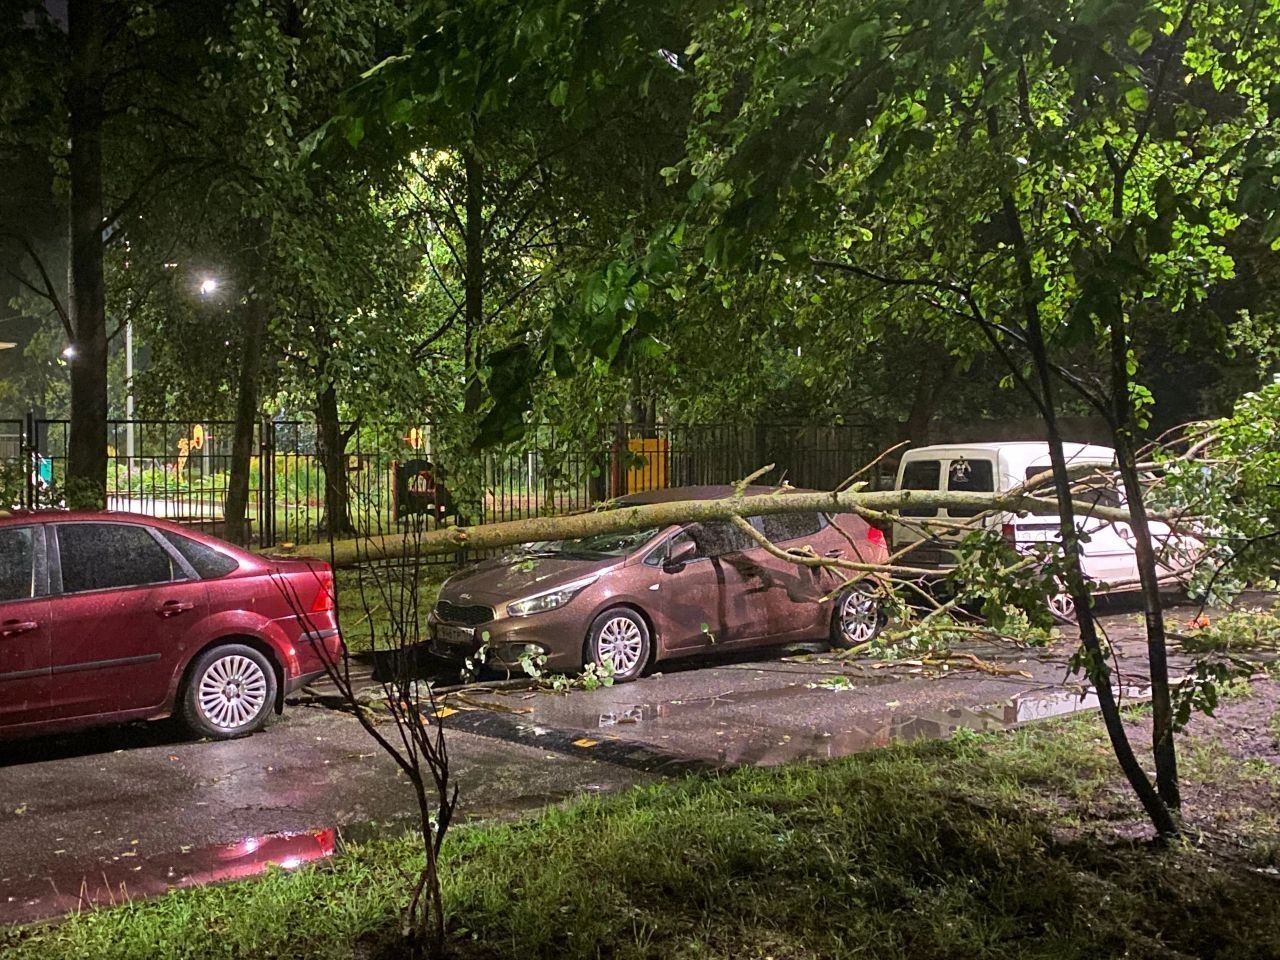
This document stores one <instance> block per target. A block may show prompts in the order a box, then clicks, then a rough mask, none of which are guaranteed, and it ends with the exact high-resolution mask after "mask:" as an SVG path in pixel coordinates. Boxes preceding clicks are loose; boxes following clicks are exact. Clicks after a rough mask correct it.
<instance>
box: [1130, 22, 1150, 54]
mask: <svg viewBox="0 0 1280 960" xmlns="http://www.w3.org/2000/svg"><path fill="white" fill-rule="evenodd" d="M1128 44H1129V46H1130V47H1131V48H1132V49H1134V50H1136V51H1137V52H1138V53H1145V52H1146V49H1147V47H1149V46H1151V31H1150V30H1148V29H1147V28H1146V27H1137V28H1135V29H1134V31H1133V32H1132V33H1131V34H1129V40H1128Z"/></svg>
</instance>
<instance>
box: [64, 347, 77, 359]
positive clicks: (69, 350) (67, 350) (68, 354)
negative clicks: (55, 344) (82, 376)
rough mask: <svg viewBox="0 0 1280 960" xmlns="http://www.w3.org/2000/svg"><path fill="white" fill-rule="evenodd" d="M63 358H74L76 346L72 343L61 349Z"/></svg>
mask: <svg viewBox="0 0 1280 960" xmlns="http://www.w3.org/2000/svg"><path fill="white" fill-rule="evenodd" d="M62 357H63V359H64V360H74V359H75V358H76V348H75V345H74V344H67V346H66V347H64V348H63V350H62Z"/></svg>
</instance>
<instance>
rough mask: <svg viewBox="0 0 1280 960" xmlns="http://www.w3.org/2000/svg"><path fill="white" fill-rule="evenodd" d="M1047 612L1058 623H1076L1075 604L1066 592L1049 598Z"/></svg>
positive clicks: (1063, 591)
mask: <svg viewBox="0 0 1280 960" xmlns="http://www.w3.org/2000/svg"><path fill="white" fill-rule="evenodd" d="M1049 612H1050V613H1051V614H1053V618H1054V619H1055V620H1057V621H1058V622H1059V623H1075V622H1076V602H1075V600H1074V599H1073V598H1072V596H1071V594H1069V593H1067V591H1066V590H1061V591H1059V592H1058V593H1055V594H1053V595H1052V596H1050V597H1049Z"/></svg>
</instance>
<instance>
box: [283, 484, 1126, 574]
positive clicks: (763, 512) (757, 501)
mask: <svg viewBox="0 0 1280 960" xmlns="http://www.w3.org/2000/svg"><path fill="white" fill-rule="evenodd" d="M905 507H912V508H925V509H927V508H935V509H937V508H942V507H953V508H959V509H963V510H968V511H976V512H989V511H1000V512H1010V513H1031V514H1039V515H1043V516H1051V515H1056V514H1057V511H1058V504H1057V501H1056V500H1052V499H1048V500H1046V499H1044V498H1041V497H1035V496H1032V495H1030V494H1028V493H1020V492H1017V491H1012V492H1009V493H954V492H945V491H941V490H938V491H933V490H881V491H874V492H868V491H862V490H845V491H841V492H791V491H778V492H776V493H772V494H768V493H766V494H752V495H747V496H730V497H724V498H721V499H717V500H675V501H671V502H669V503H651V504H643V505H636V506H621V507H616V508H614V509H610V510H598V511H594V512H591V513H579V514H570V515H567V516H560V517H531V518H529V519H525V520H511V521H507V522H505V523H487V524H481V525H479V526H474V527H445V528H442V529H439V530H431V531H422V532H418V531H412V532H409V533H405V534H394V535H390V536H380V537H362V538H360V539H356V540H341V541H335V542H332V543H318V544H307V545H304V546H299V547H295V548H293V549H290V550H284V549H272V550H270V551H267V554H268V556H279V557H290V558H295V559H312V560H325V561H329V562H330V563H332V564H333V565H334V566H337V567H351V566H355V565H356V564H358V563H365V562H368V561H377V560H390V559H403V558H405V557H410V556H434V555H440V554H450V553H457V552H459V551H461V550H492V549H495V548H497V547H509V546H516V545H518V544H522V543H537V542H540V541H544V540H576V539H579V538H581V537H589V536H598V535H601V534H608V533H630V532H632V531H636V530H645V529H649V528H655V529H657V528H661V527H666V526H670V525H672V524H677V523H697V522H707V521H714V520H731V519H732V518H734V517H759V516H769V515H775V514H780V513H828V514H835V513H854V514H858V515H859V516H862V517H864V518H866V519H868V520H876V521H889V520H892V519H894V513H896V512H897V511H899V510H902V509H903V508H905ZM1076 507H1077V510H1078V511H1079V513H1080V515H1082V516H1084V515H1088V516H1092V517H1097V518H1098V519H1105V520H1114V521H1117V522H1120V523H1125V522H1127V521H1128V520H1129V513H1128V511H1127V510H1123V509H1119V508H1114V507H1102V506H1096V505H1092V504H1085V503H1080V504H1077V505H1076ZM913 522H916V523H921V524H927V520H922V519H920V518H913ZM974 522H976V518H975V521H974Z"/></svg>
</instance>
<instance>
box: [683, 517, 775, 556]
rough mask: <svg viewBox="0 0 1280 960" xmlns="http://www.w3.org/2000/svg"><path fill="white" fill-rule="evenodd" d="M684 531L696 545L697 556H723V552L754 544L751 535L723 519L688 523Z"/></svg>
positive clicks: (726, 552)
mask: <svg viewBox="0 0 1280 960" xmlns="http://www.w3.org/2000/svg"><path fill="white" fill-rule="evenodd" d="M685 533H687V534H688V535H689V537H690V539H692V540H693V542H694V543H695V544H696V545H697V547H698V553H697V556H698V557H699V558H702V557H723V556H724V555H725V554H729V553H739V552H740V551H742V550H747V549H749V548H751V547H754V546H755V545H756V542H755V541H754V540H752V539H751V537H749V536H747V534H745V533H744V532H742V531H741V530H739V529H738V528H737V527H735V526H734V525H733V524H730V523H726V522H725V521H723V520H715V521H712V522H710V523H694V524H690V525H689V526H688V527H686V528H685ZM672 542H673V543H675V542H676V541H674V540H673V541H672Z"/></svg>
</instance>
